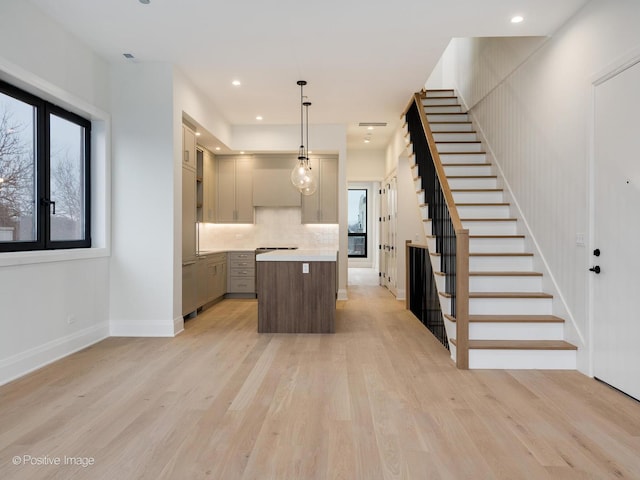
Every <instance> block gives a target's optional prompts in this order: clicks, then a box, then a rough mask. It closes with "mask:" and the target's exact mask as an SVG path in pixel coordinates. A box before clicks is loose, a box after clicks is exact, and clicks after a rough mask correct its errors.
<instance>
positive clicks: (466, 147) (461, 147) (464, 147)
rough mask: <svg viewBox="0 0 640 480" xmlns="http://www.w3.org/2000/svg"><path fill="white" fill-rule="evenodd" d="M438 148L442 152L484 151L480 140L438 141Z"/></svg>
mask: <svg viewBox="0 0 640 480" xmlns="http://www.w3.org/2000/svg"><path fill="white" fill-rule="evenodd" d="M436 148H437V149H438V152H440V153H443V152H444V153H446V152H482V151H484V150H483V149H482V143H480V142H452V143H449V142H436Z"/></svg>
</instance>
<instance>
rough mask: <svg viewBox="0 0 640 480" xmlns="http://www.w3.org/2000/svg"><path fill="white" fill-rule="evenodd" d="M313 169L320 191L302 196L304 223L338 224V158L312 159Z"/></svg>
mask: <svg viewBox="0 0 640 480" xmlns="http://www.w3.org/2000/svg"><path fill="white" fill-rule="evenodd" d="M311 169H312V170H313V171H314V172H315V174H316V176H317V179H318V189H317V190H316V192H315V193H314V194H313V195H308V196H307V195H303V196H302V223H338V158H337V157H335V156H323V157H319V158H312V159H311Z"/></svg>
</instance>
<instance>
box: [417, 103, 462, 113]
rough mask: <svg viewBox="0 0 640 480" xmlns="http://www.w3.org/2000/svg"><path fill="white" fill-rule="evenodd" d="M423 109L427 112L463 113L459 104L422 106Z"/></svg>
mask: <svg viewBox="0 0 640 480" xmlns="http://www.w3.org/2000/svg"><path fill="white" fill-rule="evenodd" d="M424 111H425V113H427V114H438V113H463V111H462V107H461V106H460V105H441V106H437V107H424Z"/></svg>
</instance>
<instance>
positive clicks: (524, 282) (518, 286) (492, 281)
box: [469, 272, 542, 292]
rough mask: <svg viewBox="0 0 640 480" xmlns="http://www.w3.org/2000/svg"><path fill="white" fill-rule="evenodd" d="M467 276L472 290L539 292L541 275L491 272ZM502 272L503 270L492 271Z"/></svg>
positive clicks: (540, 289)
mask: <svg viewBox="0 0 640 480" xmlns="http://www.w3.org/2000/svg"><path fill="white" fill-rule="evenodd" d="M482 273H483V274H478V275H470V276H469V290H470V291H472V292H541V291H542V275H506V274H501V275H497V274H496V275H492V272H486V274H484V273H485V272H482ZM493 273H503V272H493Z"/></svg>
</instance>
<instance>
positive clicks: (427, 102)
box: [422, 96, 460, 107]
mask: <svg viewBox="0 0 640 480" xmlns="http://www.w3.org/2000/svg"><path fill="white" fill-rule="evenodd" d="M422 105H424V106H425V107H434V106H437V105H460V102H459V101H458V98H457V97H453V96H451V97H436V98H423V99H422Z"/></svg>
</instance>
